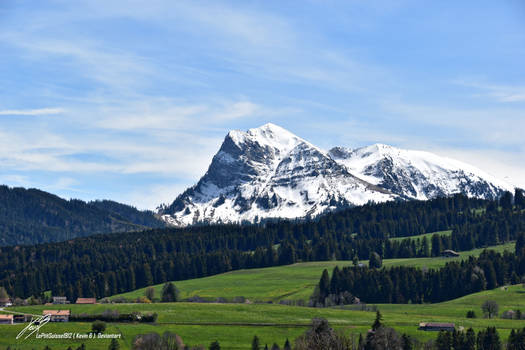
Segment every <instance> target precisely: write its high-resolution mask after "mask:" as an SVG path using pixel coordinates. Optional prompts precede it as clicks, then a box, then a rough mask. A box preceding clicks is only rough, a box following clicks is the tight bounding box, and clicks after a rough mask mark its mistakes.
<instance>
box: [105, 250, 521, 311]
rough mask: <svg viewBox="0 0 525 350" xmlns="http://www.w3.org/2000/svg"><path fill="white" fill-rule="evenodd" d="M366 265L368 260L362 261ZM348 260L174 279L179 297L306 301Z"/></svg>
mask: <svg viewBox="0 0 525 350" xmlns="http://www.w3.org/2000/svg"><path fill="white" fill-rule="evenodd" d="M486 249H492V250H496V251H499V252H502V251H504V250H509V251H513V250H514V243H507V244H502V245H498V246H493V247H488V248H486ZM482 251H483V249H474V250H470V251H464V252H460V257H457V258H441V257H434V258H407V259H385V260H383V266H387V267H388V266H414V267H420V268H439V267H442V266H444V265H445V264H446V263H447V262H450V261H459V260H463V259H467V258H468V257H469V256H479V254H481V252H482ZM361 262H362V263H364V264H368V261H367V260H364V261H361ZM351 265H352V262H351V261H321V262H319V261H318V262H306V263H296V264H293V265H286V266H277V267H268V268H262V269H249V270H237V271H231V272H227V273H223V274H219V275H214V276H210V277H203V278H196V279H191V280H186V281H177V282H174V283H175V285H176V286H177V288H178V289H179V290H180V292H181V294H180V297H181V298H182V299H186V298H189V297H193V296H196V295H198V296H199V297H201V298H204V299H207V300H215V299H216V298H219V297H222V298H226V299H230V300H231V299H233V298H235V297H239V296H243V297H245V298H248V299H249V300H250V301H272V302H279V301H281V300H304V301H307V300H308V298H309V297H310V295H312V292H313V290H314V288H315V285H316V284H317V283H318V282H319V278H320V277H321V274H322V272H323V270H324V269H328V271H329V272H331V271H332V269H333V268H334V267H335V266H339V267H344V266H351ZM153 288H154V289H155V295H156V296H157V297H160V293H161V290H162V284H159V285H155V286H153ZM144 292H145V288H141V289H137V290H135V291H132V292H129V293H124V294H119V295H115V296H113V298H115V297H124V298H128V299H136V298H138V297H140V296H143V295H144Z"/></svg>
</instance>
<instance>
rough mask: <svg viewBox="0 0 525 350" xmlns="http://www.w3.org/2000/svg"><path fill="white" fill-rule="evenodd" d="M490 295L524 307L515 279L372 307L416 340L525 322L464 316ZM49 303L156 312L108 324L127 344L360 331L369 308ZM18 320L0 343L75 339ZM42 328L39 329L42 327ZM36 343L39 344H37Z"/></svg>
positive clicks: (37, 309) (230, 342)
mask: <svg viewBox="0 0 525 350" xmlns="http://www.w3.org/2000/svg"><path fill="white" fill-rule="evenodd" d="M488 299H491V300H496V301H497V302H498V303H499V305H500V312H502V311H504V310H508V309H513V310H516V309H521V310H524V311H525V289H524V288H523V287H522V286H521V285H517V286H511V287H509V288H508V289H507V290H505V289H503V288H498V289H495V290H491V291H484V292H481V293H476V294H472V295H469V296H466V297H463V298H459V299H456V300H452V301H448V302H444V303H438V304H423V305H410V304H408V305H407V304H402V305H395V304H388V305H384V304H380V305H377V306H378V308H379V309H380V310H381V312H382V313H383V315H384V322H385V323H386V325H388V326H391V327H394V328H396V329H397V330H399V331H401V332H405V333H407V334H410V335H412V336H415V337H417V338H419V339H421V340H428V339H433V338H435V336H436V333H434V332H423V331H419V330H417V325H418V324H419V322H429V321H436V322H454V323H456V326H463V327H473V328H475V329H478V330H479V329H481V328H485V327H487V326H489V325H491V326H496V327H497V328H498V331H499V332H500V335H501V336H502V337H503V338H504V339H506V338H507V337H508V334H509V332H510V330H511V329H512V328H523V327H525V321H523V320H522V321H518V320H504V319H499V318H498V319H492V320H489V319H484V318H476V319H467V318H465V314H466V312H467V311H468V310H475V311H476V313H477V314H478V315H480V314H481V309H480V306H481V304H482V303H483V302H484V301H485V300H488ZM47 308H49V306H26V307H16V308H10V310H16V311H21V312H27V313H33V314H41V313H42V310H44V309H47ZM53 308H62V309H71V311H72V312H73V313H82V312H86V313H99V312H102V311H104V310H106V309H112V310H118V311H119V312H121V313H125V312H131V311H141V312H157V313H158V314H159V318H158V320H157V324H155V325H153V324H123V323H120V324H110V325H109V328H108V330H107V331H106V333H120V334H122V336H123V340H122V341H121V344H122V345H123V348H124V349H128V348H130V346H131V342H132V340H133V337H134V336H135V335H137V334H140V333H147V332H149V331H155V332H158V333H162V332H164V331H166V330H169V331H172V332H175V333H177V334H179V335H180V336H181V337H182V338H183V339H184V341H185V342H186V343H187V344H191V345H197V344H203V345H206V346H207V345H209V343H210V342H212V341H214V340H219V342H220V343H221V345H222V346H223V348H224V349H248V348H249V344H250V342H251V339H252V337H253V336H254V335H257V336H258V337H260V338H261V340H262V343H263V344H264V343H268V344H273V343H274V342H277V343H278V344H280V345H281V346H282V344H283V343H284V341H285V340H286V338H289V339H290V340H293V339H295V338H296V337H297V336H299V335H300V334H301V333H303V332H304V331H305V330H306V329H307V327H308V324H309V323H310V321H311V319H312V318H314V317H325V318H326V319H328V320H329V321H330V323H331V324H332V325H333V326H335V328H337V329H342V330H344V331H345V332H349V333H354V334H356V335H357V334H359V333H364V332H366V330H367V329H369V327H370V324H371V323H372V322H373V319H374V317H375V314H374V313H373V312H369V311H353V310H347V309H316V308H307V307H297V306H295V307H294V306H285V305H276V304H216V303H207V304H200V303H166V304H160V303H158V304H106V305H104V304H99V305H63V306H56V307H55V306H54V307H53ZM23 327H24V326H23V325H14V326H6V325H2V326H0V348H2V347H6V346H7V345H15V346H17V347H20V349H31V348H35V349H42V348H43V347H44V346H45V345H49V346H50V347H51V348H52V349H66V348H67V346H69V345H71V344H75V345H76V346H78V344H79V343H80V341H77V342H69V343H68V342H67V341H64V340H42V339H32V340H29V339H28V340H26V341H16V340H15V337H16V334H17V333H18V332H19V331H20V330H21V329H22V328H23ZM45 327H46V328H45V331H46V332H54V333H63V332H82V333H85V332H88V331H89V329H90V324H88V323H65V324H48V325H46V326H45ZM43 331H44V329H42V332H43ZM85 343H86V345H87V348H88V349H106V348H107V345H108V344H109V341H108V340H98V339H96V340H87V341H85ZM39 346H40V347H39Z"/></svg>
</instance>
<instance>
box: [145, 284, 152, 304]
mask: <svg viewBox="0 0 525 350" xmlns="http://www.w3.org/2000/svg"><path fill="white" fill-rule="evenodd" d="M144 296H145V297H146V298H148V299H149V300H151V301H153V299H154V298H155V288H153V287H148V288H146V290H145V291H144Z"/></svg>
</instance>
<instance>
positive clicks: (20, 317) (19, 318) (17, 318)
mask: <svg viewBox="0 0 525 350" xmlns="http://www.w3.org/2000/svg"><path fill="white" fill-rule="evenodd" d="M29 321H31V315H26V314H14V315H13V322H14V323H24V322H29Z"/></svg>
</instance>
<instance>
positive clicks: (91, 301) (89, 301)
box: [76, 298, 97, 304]
mask: <svg viewBox="0 0 525 350" xmlns="http://www.w3.org/2000/svg"><path fill="white" fill-rule="evenodd" d="M96 303H97V298H78V299H77V302H76V304H96Z"/></svg>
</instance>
